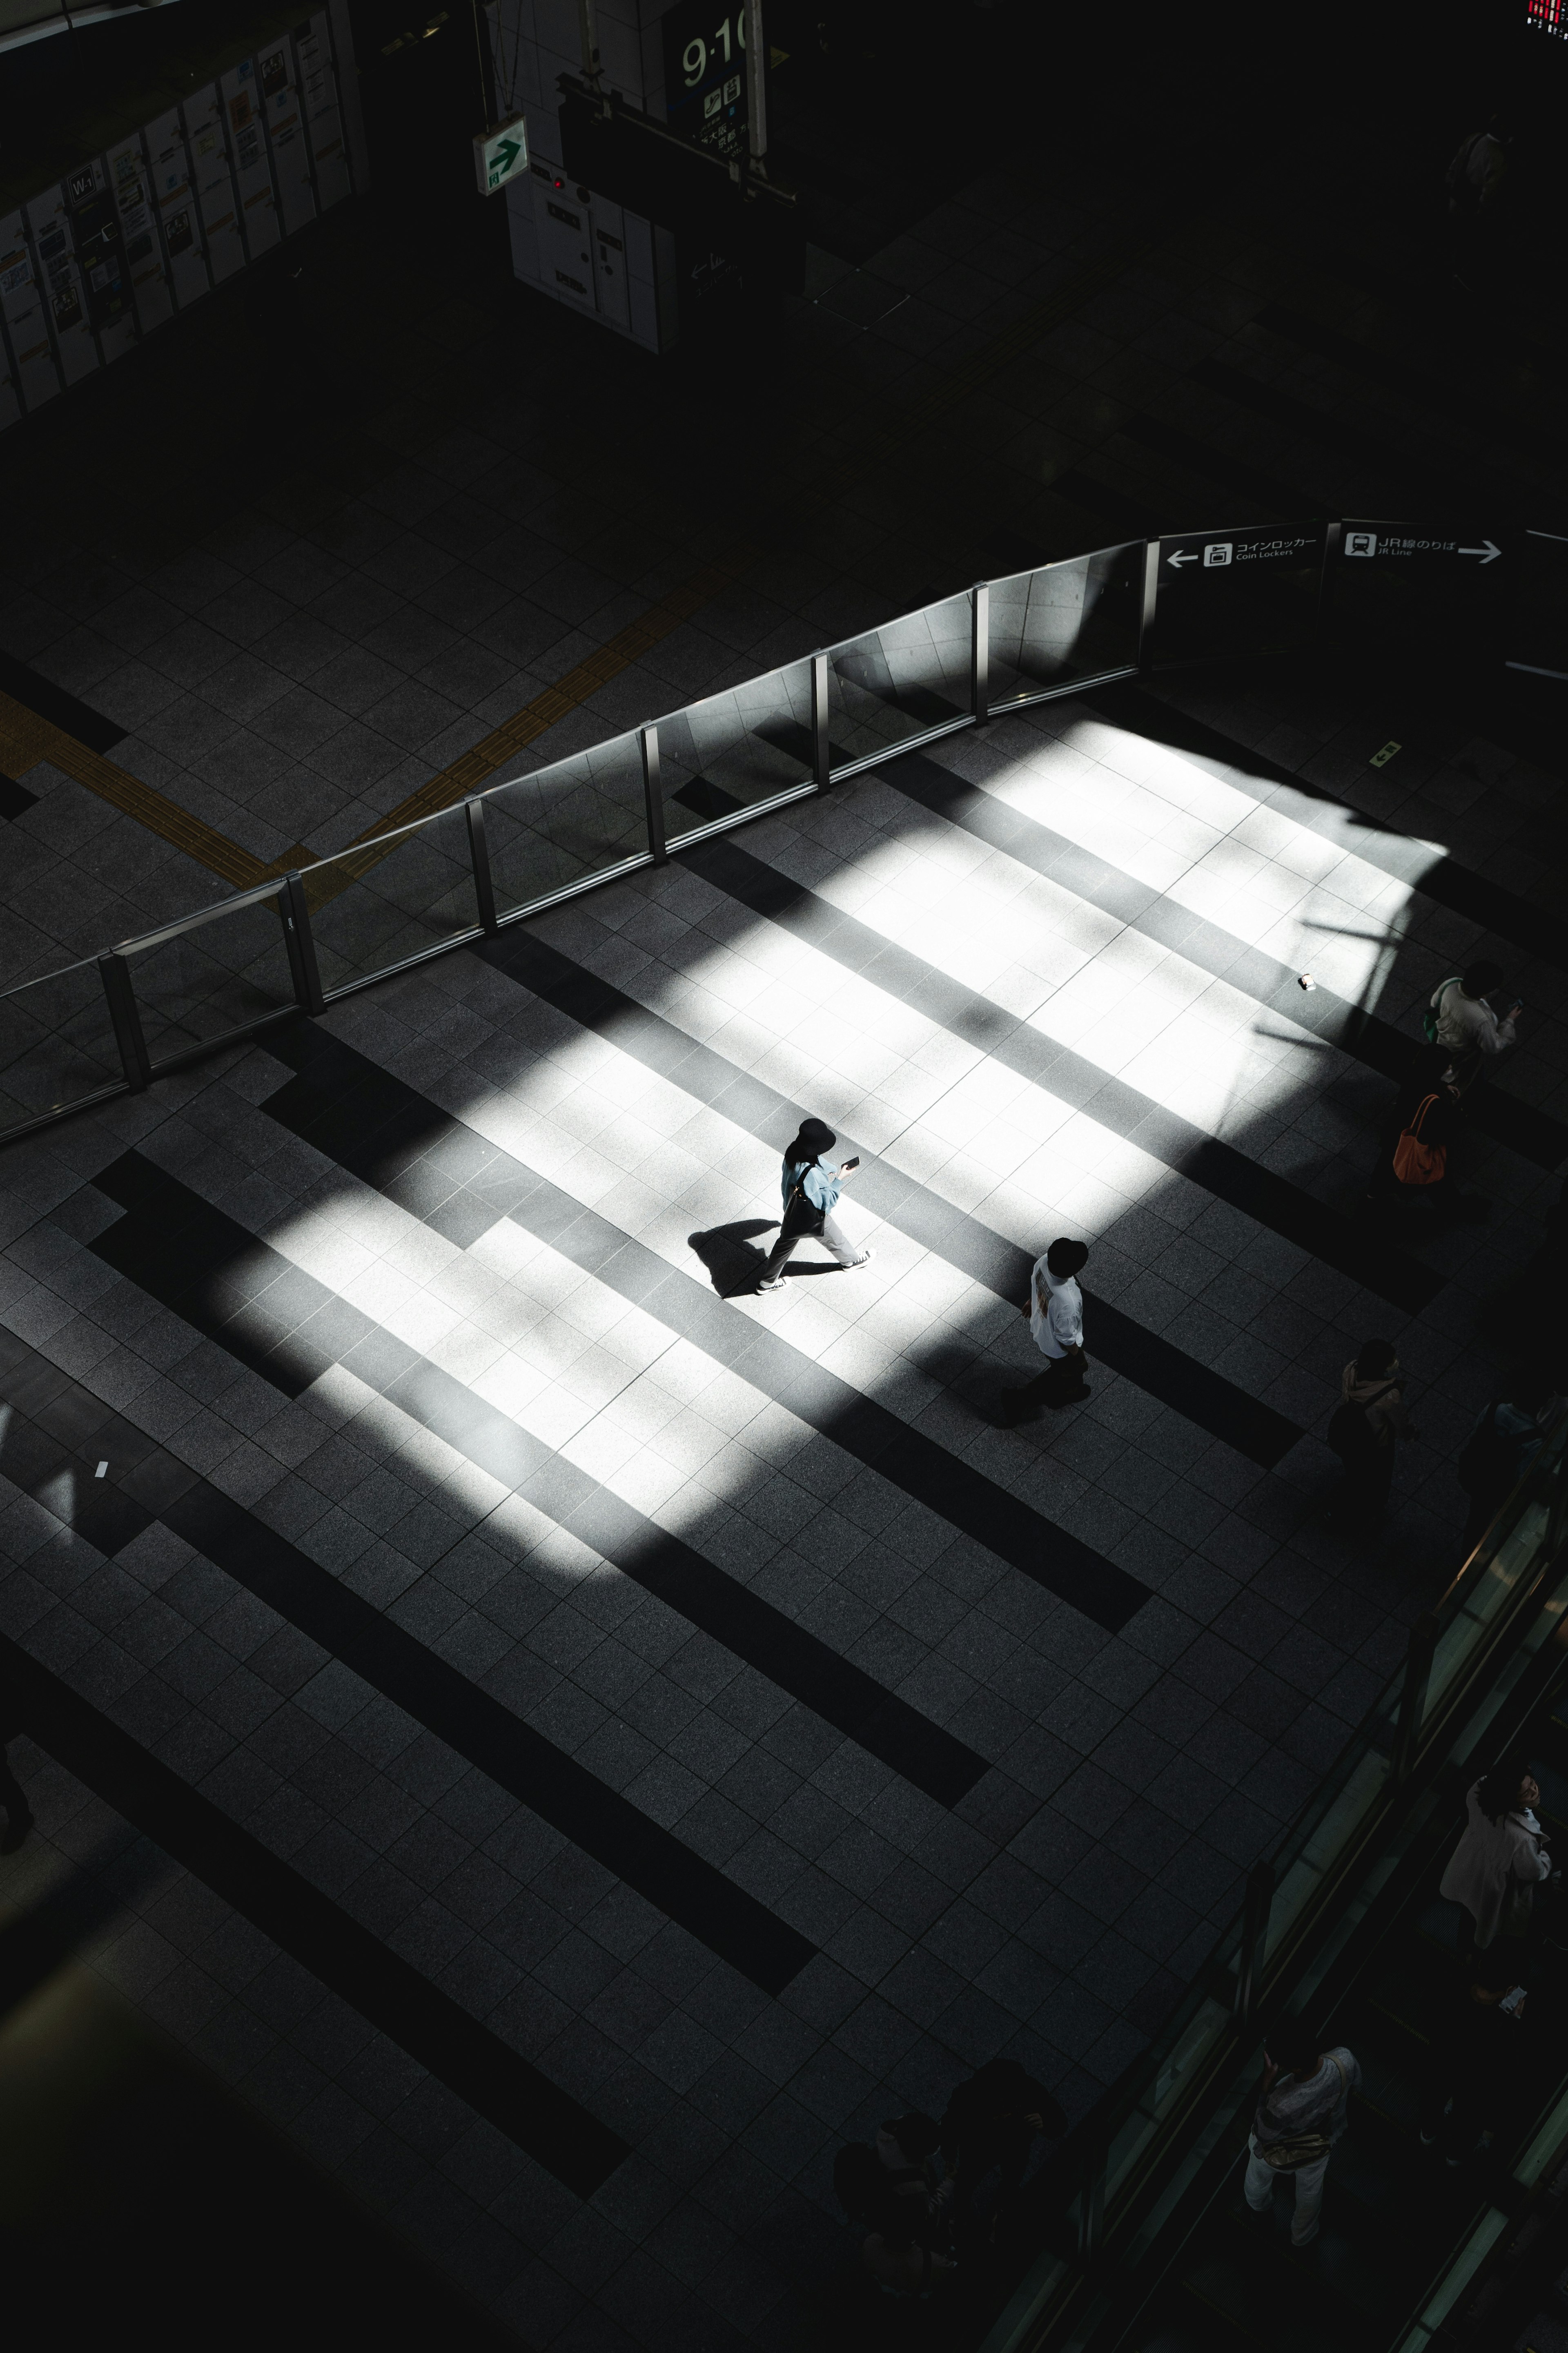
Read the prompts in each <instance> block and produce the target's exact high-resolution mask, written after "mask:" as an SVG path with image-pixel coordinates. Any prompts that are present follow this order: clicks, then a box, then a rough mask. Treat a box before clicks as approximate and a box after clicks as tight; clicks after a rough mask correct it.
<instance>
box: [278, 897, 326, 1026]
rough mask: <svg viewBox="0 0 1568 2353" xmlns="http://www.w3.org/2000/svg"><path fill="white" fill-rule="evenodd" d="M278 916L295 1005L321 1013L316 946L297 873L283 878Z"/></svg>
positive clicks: (303, 1009)
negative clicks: (279, 917) (292, 984)
mask: <svg viewBox="0 0 1568 2353" xmlns="http://www.w3.org/2000/svg"><path fill="white" fill-rule="evenodd" d="M278 912H279V915H280V916H281V917H282V919H283V940H284V944H285V945H286V946H287V948H288V950H289V972H290V974H291V975H292V976H293V981H294V996H295V998H296V1001H297V1002H298V1004H299V1007H300V1011H301V1012H302V1013H320V1012H321V1010H322V1008H323V1003H324V1000H323V998H322V996H321V971H320V968H319V967H318V965H317V963H316V943H315V941H314V940H313V939H312V938H311V936H310V908H309V907H308V906H307V905H306V904H305V885H304V884H303V882H301V881H300V876H299V874H298V872H297V871H296V872H294V873H292V874H285V876H284V877H283V889H282V892H280V894H279V901H278Z"/></svg>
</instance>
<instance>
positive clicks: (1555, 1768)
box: [1122, 1672, 1568, 2353]
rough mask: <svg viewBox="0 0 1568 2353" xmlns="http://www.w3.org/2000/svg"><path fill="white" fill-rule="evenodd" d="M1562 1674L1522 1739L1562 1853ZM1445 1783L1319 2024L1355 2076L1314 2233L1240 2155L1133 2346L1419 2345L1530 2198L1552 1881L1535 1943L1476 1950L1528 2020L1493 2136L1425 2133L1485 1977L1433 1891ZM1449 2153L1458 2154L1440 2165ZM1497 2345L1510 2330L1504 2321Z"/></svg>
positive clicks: (1566, 1758) (1446, 1818) (1547, 2031)
mask: <svg viewBox="0 0 1568 2353" xmlns="http://www.w3.org/2000/svg"><path fill="white" fill-rule="evenodd" d="M1556 1681H1557V1688H1556V1690H1555V1693H1554V1695H1553V1698H1552V1702H1551V1704H1549V1705H1548V1706H1546V1707H1544V1708H1542V1711H1540V1712H1539V1713H1538V1715H1537V1716H1536V1718H1535V1720H1534V1723H1533V1725H1532V1726H1531V1730H1530V1732H1529V1733H1528V1735H1527V1736H1526V1738H1525V1741H1524V1743H1523V1744H1522V1745H1523V1747H1524V1749H1525V1751H1526V1753H1527V1754H1528V1756H1529V1757H1530V1760H1531V1766H1532V1767H1533V1769H1534V1771H1535V1773H1536V1776H1537V1778H1538V1779H1539V1781H1540V1783H1541V1788H1542V1800H1541V1804H1540V1806H1539V1807H1538V1809H1537V1812H1538V1815H1539V1818H1540V1820H1541V1821H1542V1827H1543V1828H1544V1829H1545V1830H1546V1831H1549V1832H1550V1833H1551V1834H1552V1841H1553V1846H1554V1850H1555V1852H1557V1853H1558V1854H1562V1853H1563V1852H1568V1690H1565V1689H1564V1685H1563V1676H1562V1674H1561V1672H1559V1675H1558V1677H1557V1679H1556ZM1448 1794H1449V1796H1450V1798H1451V1799H1452V1801H1453V1802H1452V1803H1451V1805H1449V1806H1448V1807H1447V1809H1439V1810H1438V1812H1437V1817H1436V1821H1435V1823H1434V1826H1433V1829H1432V1831H1431V1833H1430V1835H1429V1836H1427V1837H1426V1839H1424V1840H1423V1841H1422V1842H1421V1843H1420V1846H1419V1848H1418V1849H1417V1850H1416V1851H1415V1852H1412V1854H1411V1855H1409V1856H1408V1857H1406V1859H1405V1863H1404V1865H1403V1866H1402V1869H1401V1873H1400V1876H1401V1878H1402V1880H1403V1881H1404V1882H1405V1884H1404V1886H1403V1887H1402V1889H1401V1890H1400V1891H1399V1893H1398V1894H1397V1895H1396V1897H1395V1909H1394V1916H1393V1918H1392V1920H1391V1922H1390V1924H1389V1926H1387V1927H1386V1929H1385V1930H1384V1933H1383V1934H1382V1935H1381V1936H1379V1937H1378V1938H1377V1940H1376V1942H1375V1944H1374V1945H1373V1947H1372V1948H1371V1949H1370V1950H1369V1951H1368V1952H1367V1953H1366V1955H1365V1956H1364V1957H1363V1958H1360V1959H1358V1961H1357V1963H1356V1965H1355V1966H1354V1969H1353V1976H1352V1981H1351V1983H1350V1984H1349V1985H1348V1987H1347V1988H1346V1989H1344V1991H1343V1993H1342V1996H1341V1998H1340V1999H1339V2000H1337V2001H1336V2002H1334V2004H1333V2005H1332V2007H1331V2009H1330V2010H1329V2013H1328V2015H1327V2017H1326V2018H1325V2019H1323V2021H1322V2029H1321V2036H1320V2038H1319V2039H1320V2041H1321V2045H1322V2047H1323V2048H1324V2049H1325V2050H1327V2049H1328V2048H1329V2047H1331V2045H1345V2046H1348V2047H1349V2049H1350V2050H1351V2051H1352V2052H1354V2054H1355V2056H1356V2058H1357V2059H1358V2060H1359V2061H1360V2063H1361V2065H1362V2070H1363V2088H1362V2092H1361V2094H1360V2096H1359V2097H1357V2098H1356V2099H1354V2100H1352V2107H1351V2121H1350V2127H1349V2130H1348V2131H1347V2133H1346V2134H1345V2136H1344V2137H1343V2139H1342V2141H1341V2142H1340V2143H1339V2145H1338V2147H1336V2149H1335V2151H1334V2154H1333V2158H1332V2159H1331V2164H1330V2168H1329V2176H1328V2182H1327V2187H1326V2189H1325V2194H1324V2200H1323V2217H1322V2224H1321V2230H1320V2232H1319V2234H1318V2237H1317V2239H1316V2241H1315V2242H1312V2243H1310V2245H1309V2246H1307V2247H1305V2248H1302V2249H1298V2248H1295V2247H1293V2246H1292V2245H1291V2243H1290V2237H1289V2223H1290V2213H1291V2205H1292V2200H1293V2194H1294V2191H1293V2185H1292V2184H1289V2182H1288V2181H1287V2179H1285V2178H1284V2177H1282V2178H1281V2179H1280V2181H1279V2183H1277V2185H1276V2189H1275V2197H1274V2207H1273V2211H1272V2212H1271V2214H1269V2215H1268V2216H1255V2215H1254V2214H1253V2213H1252V2212H1251V2211H1250V2210H1249V2209H1248V2207H1247V2203H1246V2201H1245V2200H1244V2198H1243V2196H1242V2189H1241V2168H1240V2166H1239V2164H1238V2165H1237V2166H1236V2167H1235V2168H1234V2169H1233V2171H1232V2174H1231V2176H1230V2179H1229V2180H1228V2182H1227V2185H1226V2190H1225V2192H1224V2194H1223V2195H1222V2196H1221V2197H1220V2198H1218V2199H1216V2200H1215V2202H1214V2204H1213V2205H1212V2207H1211V2208H1210V2211H1209V2214H1208V2217H1207V2220H1206V2221H1205V2225H1204V2226H1203V2227H1202V2228H1201V2229H1200V2231H1199V2232H1197V2234H1196V2235H1195V2237H1194V2239H1193V2240H1192V2241H1191V2242H1189V2245H1188V2247H1187V2248H1186V2250H1185V2252H1184V2256H1183V2258H1182V2259H1181V2260H1180V2262H1179V2263H1178V2265H1177V2266H1176V2268H1175V2269H1174V2271H1173V2274H1172V2275H1171V2277H1170V2278H1169V2279H1168V2280H1167V2282H1166V2283H1165V2285H1164V2287H1163V2290H1162V2291H1161V2292H1160V2294H1159V2295H1157V2297H1156V2298H1155V2300H1154V2302H1153V2304H1152V2306H1151V2307H1150V2308H1149V2310H1148V2311H1147V2313H1146V2314H1145V2316H1144V2318H1143V2320H1142V2323H1141V2325H1140V2326H1139V2327H1137V2328H1136V2329H1135V2330H1134V2331H1133V2332H1132V2333H1131V2335H1130V2336H1128V2337H1126V2338H1124V2339H1123V2340H1122V2341H1123V2342H1124V2343H1125V2344H1126V2345H1127V2346H1128V2347H1129V2348H1137V2353H1228V2348H1232V2347H1234V2348H1243V2347H1247V2348H1250V2347H1256V2346H1263V2345H1267V2346H1268V2347H1270V2348H1275V2349H1276V2353H1325V2348H1334V2353H1385V2348H1387V2353H1395V2348H1405V2347H1406V2346H1407V2345H1413V2346H1418V2345H1424V2344H1425V2343H1426V2333H1425V2331H1422V2332H1419V2333H1418V2334H1417V2335H1416V2337H1415V2338H1414V2339H1413V2338H1411V2337H1410V2336H1409V2335H1408V2331H1409V2329H1410V2327H1411V2323H1412V2321H1413V2319H1414V2318H1415V2315H1416V2314H1417V2313H1418V2312H1420V2310H1421V2309H1422V2307H1423V2306H1424V2305H1425V2304H1426V2299H1427V2296H1428V2294H1429V2291H1430V2290H1431V2288H1432V2286H1433V2284H1434V2283H1435V2282H1436V2281H1437V2280H1438V2278H1439V2276H1440V2274H1442V2273H1443V2272H1444V2270H1445V2268H1446V2267H1447V2264H1448V2263H1449V2261H1450V2259H1451V2258H1452V2257H1453V2256H1454V2255H1455V2254H1456V2253H1458V2251H1459V2250H1460V2249H1462V2248H1464V2247H1465V2246H1466V2244H1467V2242H1468V2241H1469V2240H1470V2238H1471V2236H1472V2233H1474V2232H1476V2230H1477V2226H1478V2225H1479V2223H1480V2222H1481V2221H1483V2218H1484V2217H1486V2215H1487V2214H1488V2212H1489V2210H1491V2211H1496V2212H1497V2213H1499V2214H1500V2216H1501V2217H1503V2218H1504V2224H1503V2226H1502V2227H1503V2229H1506V2228H1507V2226H1508V2225H1509V2224H1511V2223H1512V2222H1514V2221H1516V2220H1517V2219H1518V2217H1519V2216H1520V2214H1521V2211H1522V2210H1523V2209H1524V2207H1525V2206H1526V2203H1527V2192H1526V2190H1525V2189H1524V2188H1523V2187H1522V2186H1521V2183H1520V2181H1519V2180H1518V2179H1516V2178H1515V2168H1516V2165H1517V2163H1518V2161H1519V2160H1520V2158H1521V2156H1522V2155H1523V2153H1524V2152H1525V2151H1526V2150H1527V2149H1529V2148H1530V2147H1531V2144H1532V2142H1533V2141H1534V2140H1535V2139H1536V2137H1537V2136H1538V2135H1539V2134H1540V2133H1541V2131H1542V2122H1543V2119H1546V2118H1548V2117H1549V2116H1550V2115H1551V2112H1552V2108H1553V2106H1554V2105H1556V2104H1557V2102H1558V2101H1559V2099H1560V2097H1561V2094H1562V2089H1563V2082H1564V2078H1565V2076H1568V2021H1565V2020H1564V2015H1563V1985H1564V1978H1565V1974H1568V1954H1565V1952H1564V1949H1563V1943H1562V1942H1560V1941H1559V1940H1560V1939H1561V1938H1562V1937H1563V1929H1564V1922H1563V1913H1562V1909H1561V1905H1560V1901H1559V1900H1557V1899H1558V1891H1557V1890H1556V1889H1552V1890H1550V1891H1547V1890H1543V1891H1542V1894H1541V1896H1540V1897H1539V1898H1538V1899H1537V1905H1536V1911H1535V1915H1534V1918H1533V1920H1532V1924H1531V1933H1530V1935H1529V1936H1527V1937H1526V1938H1524V1939H1523V1940H1522V1941H1518V1942H1515V1941H1513V1940H1507V1939H1504V1938H1501V1937H1499V1938H1498V1939H1497V1940H1496V1941H1495V1942H1494V1944H1493V1946H1492V1947H1491V1948H1490V1950H1489V1953H1488V1955H1486V1956H1485V1957H1483V1962H1482V1966H1486V1965H1487V1964H1488V1963H1490V1964H1492V1965H1494V1966H1496V1967H1505V1973H1506V1974H1507V1975H1509V1976H1510V1978H1512V1977H1514V1976H1517V1978H1518V1981H1519V1982H1521V1983H1522V1984H1523V1985H1524V1986H1525V1987H1526V1988H1527V1989H1528V1990H1527V1999H1526V2003H1525V2009H1524V2015H1523V2017H1522V2019H1521V2023H1520V2027H1519V2032H1520V2034H1521V2037H1522V2038H1524V2039H1525V2047H1524V2049H1523V2051H1522V2052H1521V2054H1520V2057H1519V2061H1518V2063H1517V2074H1516V2080H1515V2082H1514V2084H1512V2085H1511V2086H1510V2090H1509V2091H1508V2093H1507V2094H1504V2095H1503V2096H1502V2097H1501V2098H1500V2101H1499V2102H1498V2104H1497V2105H1498V2113H1497V2117H1496V2124H1497V2137H1496V2141H1495V2145H1494V2147H1492V2148H1491V2149H1490V2150H1487V2149H1485V2148H1484V2147H1477V2146H1476V2145H1475V2142H1474V2139H1473V2137H1472V2136H1471V2135H1470V2134H1468V2133H1466V2134H1463V2135H1460V2134H1457V2133H1456V2132H1455V2131H1454V2129H1453V2125H1452V2121H1451V2119H1447V2118H1446V2119H1444V2120H1443V2123H1442V2124H1441V2125H1440V2126H1439V2128H1438V2130H1437V2134H1436V2139H1435V2140H1434V2141H1433V2142H1432V2143H1430V2144H1429V2145H1426V2146H1424V2145H1423V2142H1422V2140H1421V2137H1420V2130H1421V2126H1422V2122H1423V2118H1424V2112H1425V2113H1426V2115H1427V2116H1430V2111H1431V2104H1432V2096H1433V2095H1432V2085H1433V2083H1434V2081H1435V2078H1436V2070H1437V2068H1438V2066H1439V2053H1440V2052H1441V2050H1442V2047H1443V2044H1444V2042H1445V2040H1446V2038H1447V2033H1448V2031H1450V2021H1452V2020H1453V2018H1454V2017H1455V2015H1456V2013H1457V2010H1458V2005H1459V2004H1461V2003H1463V2002H1465V2001H1467V2000H1468V1999H1469V1995H1468V1987H1469V1983H1470V1980H1471V1978H1473V1977H1474V1976H1475V1975H1476V1974H1477V1971H1476V1970H1475V1969H1473V1968H1470V1967H1468V1966H1467V1965H1466V1964H1465V1963H1464V1962H1463V1961H1461V1959H1460V1957H1459V1954H1458V1943H1457V1926H1458V1922H1459V1920H1460V1918H1461V1916H1462V1915H1461V1914H1460V1911H1459V1907H1458V1905H1452V1904H1447V1903H1445V1902H1444V1901H1443V1900H1442V1899H1441V1898H1440V1897H1439V1896H1438V1894H1437V1893H1436V1885H1437V1880H1438V1878H1439V1876H1440V1874H1441V1871H1442V1868H1443V1865H1444V1863H1445V1862H1447V1857H1448V1855H1449V1854H1450V1852H1452V1850H1453V1847H1454V1844H1455V1841H1456V1839H1457V1836H1458V1829H1459V1826H1460V1824H1461V1822H1462V1820H1463V1789H1462V1787H1461V1786H1460V1782H1459V1780H1458V1779H1455V1781H1454V1782H1453V1783H1452V1785H1451V1788H1450V1789H1449V1792H1448ZM1439 1829H1440V1832H1441V1835H1440V1836H1439V1835H1438V1831H1439ZM1505 1956H1506V1966H1505V1959H1504V1957H1505ZM1461 2151H1462V2152H1463V2153H1462V2154H1460V2152H1461ZM1455 2154H1460V2161H1459V2162H1458V2164H1452V2163H1450V2162H1449V2161H1448V2160H1449V2157H1450V2156H1451V2155H1455ZM1441 2341H1443V2342H1444V2343H1447V2342H1448V2341H1449V2340H1448V2338H1447V2337H1446V2336H1445V2337H1444V2338H1443V2339H1442V2340H1441ZM1455 2341H1460V2340H1455ZM1463 2341H1469V2340H1468V2339H1467V2340H1463ZM1475 2341H1476V2342H1478V2343H1479V2342H1482V2341H1493V2340H1486V2339H1477V2340H1475ZM1558 2341H1559V2340H1558V2337H1555V2336H1552V2337H1547V2338H1543V2339H1542V2343H1551V2344H1553V2345H1554V2344H1556V2343H1557V2342H1558ZM1495 2342H1496V2343H1497V2344H1498V2345H1499V2347H1501V2346H1502V2345H1503V2344H1505V2343H1510V2342H1512V2337H1511V2334H1510V2337H1506V2338H1504V2337H1499V2338H1497V2339H1496V2340H1495Z"/></svg>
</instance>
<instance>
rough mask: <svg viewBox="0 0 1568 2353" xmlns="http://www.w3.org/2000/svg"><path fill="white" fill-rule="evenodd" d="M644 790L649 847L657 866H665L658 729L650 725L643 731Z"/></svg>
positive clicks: (665, 854)
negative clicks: (659, 779)
mask: <svg viewBox="0 0 1568 2353" xmlns="http://www.w3.org/2000/svg"><path fill="white" fill-rule="evenodd" d="M642 788H643V798H644V800H645V801H646V802H647V846H648V851H649V854H650V855H651V857H652V859H653V862H654V864H655V865H656V866H663V865H665V864H666V863H667V862H668V858H669V852H668V849H666V848H665V846H664V792H663V788H662V787H661V786H660V784H659V781H658V726H657V724H655V723H649V724H648V725H647V727H645V728H644V729H643V730H642Z"/></svg>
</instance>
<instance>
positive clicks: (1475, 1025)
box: [1426, 961, 1524, 1094]
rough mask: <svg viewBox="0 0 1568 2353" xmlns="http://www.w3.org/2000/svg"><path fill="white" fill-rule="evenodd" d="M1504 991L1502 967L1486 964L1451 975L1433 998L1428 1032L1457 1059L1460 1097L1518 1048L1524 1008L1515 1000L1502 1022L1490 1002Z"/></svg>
mask: <svg viewBox="0 0 1568 2353" xmlns="http://www.w3.org/2000/svg"><path fill="white" fill-rule="evenodd" d="M1501 987H1502V966H1501V965H1499V964H1491V963H1488V962H1484V961H1483V962H1482V963H1480V964H1473V965H1470V967H1469V969H1468V971H1467V972H1462V973H1451V974H1450V975H1449V976H1448V978H1447V980H1440V981H1439V982H1438V983H1437V986H1436V988H1435V989H1434V990H1433V992H1432V1001H1431V1010H1430V1013H1429V1016H1428V1018H1427V1021H1426V1029H1427V1033H1428V1035H1429V1037H1430V1038H1431V1039H1432V1041H1433V1043H1434V1044H1435V1045H1438V1046H1442V1047H1446V1048H1447V1051H1448V1053H1449V1054H1450V1055H1451V1056H1452V1058H1453V1082H1454V1084H1455V1086H1456V1087H1458V1091H1459V1092H1460V1093H1461V1094H1463V1093H1464V1092H1466V1091H1467V1089H1468V1088H1469V1087H1470V1086H1472V1085H1473V1084H1474V1083H1475V1081H1476V1080H1477V1078H1478V1077H1479V1075H1480V1072H1481V1071H1482V1069H1483V1068H1484V1066H1485V1065H1486V1064H1487V1063H1488V1062H1489V1061H1494V1062H1495V1061H1496V1060H1497V1058H1498V1056H1499V1055H1500V1054H1506V1053H1507V1051H1508V1050H1509V1048H1510V1046H1515V1045H1517V1044H1518V1042H1519V1032H1518V1030H1517V1029H1515V1027H1514V1024H1515V1022H1516V1020H1517V1019H1518V1018H1519V1015H1520V1014H1521V1012H1522V1011H1523V1009H1524V1008H1523V1005H1522V1002H1521V1000H1520V999H1518V998H1516V999H1515V1000H1514V1002H1513V1003H1512V1004H1511V1005H1510V1008H1509V1009H1508V1011H1507V1012H1506V1013H1505V1014H1504V1015H1503V1016H1502V1018H1501V1019H1499V1018H1498V1016H1497V1015H1496V1014H1495V1013H1494V1012H1493V1010H1492V1008H1491V1005H1490V1003H1489V998H1490V997H1492V996H1493V995H1494V994H1495V993H1496V992H1498V991H1499V990H1500V989H1501Z"/></svg>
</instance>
